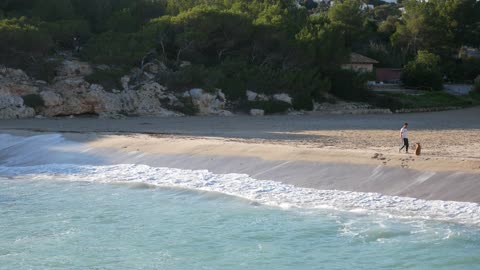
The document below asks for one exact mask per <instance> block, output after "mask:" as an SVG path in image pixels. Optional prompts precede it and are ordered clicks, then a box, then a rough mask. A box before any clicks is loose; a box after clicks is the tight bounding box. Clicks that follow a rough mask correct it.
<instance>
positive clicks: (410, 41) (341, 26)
mask: <svg viewBox="0 0 480 270" xmlns="http://www.w3.org/2000/svg"><path fill="white" fill-rule="evenodd" d="M367 4H369V5H367ZM402 10H403V11H402ZM0 37H1V38H0V63H1V64H3V65H6V66H9V67H16V68H22V69H24V70H26V71H27V73H29V75H31V76H34V77H36V78H37V79H42V80H46V81H48V80H51V79H52V78H53V77H54V76H55V74H54V70H55V65H56V62H55V61H53V60H52V59H53V58H52V56H54V55H56V54H58V53H59V52H62V51H65V50H68V51H75V54H76V55H77V56H78V57H80V58H82V59H83V60H85V61H88V62H91V63H95V64H104V65H108V66H109V67H111V68H112V70H110V71H107V72H105V71H102V72H103V73H101V74H94V75H93V76H92V80H96V82H99V83H102V82H104V83H106V84H110V85H112V87H115V85H116V84H118V79H119V77H120V76H121V74H122V72H127V71H128V70H131V69H132V68H133V67H138V68H141V69H143V68H144V67H145V66H146V65H148V63H153V62H155V63H162V64H164V65H166V66H167V67H168V68H166V69H165V70H164V71H162V72H161V73H160V75H159V76H158V81H159V83H161V84H162V85H165V86H167V87H168V88H169V89H176V90H178V91H184V90H187V89H189V88H192V87H200V88H203V89H206V90H209V89H216V88H219V89H223V91H224V93H225V94H226V95H227V97H228V98H229V99H232V100H238V99H242V98H245V91H246V90H253V91H257V92H262V93H265V94H273V93H278V92H285V93H289V94H290V95H291V96H292V97H293V98H294V100H295V106H296V108H298V109H302V108H305V109H308V108H311V107H312V103H311V100H312V99H313V100H317V101H319V102H321V101H324V99H325V94H326V93H329V94H333V95H335V96H338V97H340V98H342V99H346V100H358V101H373V102H377V101H378V97H374V96H372V95H373V94H370V93H369V92H368V91H366V83H365V82H366V80H367V79H368V78H369V77H371V74H358V73H355V72H352V71H347V70H342V69H341V64H342V63H345V62H348V61H349V55H350V52H353V51H354V52H357V53H361V54H364V55H366V56H369V57H371V58H374V59H376V60H378V61H379V62H380V64H379V66H380V67H382V66H383V67H405V73H404V83H405V84H406V85H407V86H411V87H418V88H425V89H430V90H440V89H441V87H442V83H443V81H444V80H445V79H448V80H451V81H461V82H464V81H473V80H474V78H475V77H476V76H477V75H479V74H480V60H478V59H473V58H469V57H468V56H467V55H464V54H462V53H461V52H462V50H461V48H462V47H464V46H470V47H477V48H478V47H480V2H479V1H476V0H431V1H428V2H417V1H413V0H410V1H401V3H399V4H392V3H386V2H383V1H380V0H376V1H360V0H344V1H335V4H333V5H332V6H330V5H328V4H325V3H324V2H321V1H319V2H316V1H312V0H305V1H303V0H302V1H294V0H1V1H0ZM77 49H78V50H77ZM377 105H380V106H381V105H382V104H381V103H380V104H377Z"/></svg>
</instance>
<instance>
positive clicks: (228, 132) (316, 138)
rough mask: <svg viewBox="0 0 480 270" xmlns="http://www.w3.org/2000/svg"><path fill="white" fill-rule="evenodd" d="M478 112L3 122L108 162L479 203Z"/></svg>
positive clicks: (2, 128)
mask: <svg viewBox="0 0 480 270" xmlns="http://www.w3.org/2000/svg"><path fill="white" fill-rule="evenodd" d="M478 115H480V108H471V109H466V110H459V111H450V112H436V113H424V114H406V115H390V116H379V115H348V116H345V115H342V116H274V117H184V118H175V119H172V118H153V117H147V118H146V117H139V118H128V119H120V120H108V121H107V120H104V119H94V118H76V119H63V118H62V119H30V120H16V121H2V122H0V133H7V134H12V135H17V136H32V135H38V134H55V133H57V134H58V133H61V134H62V135H63V136H64V137H65V138H66V139H67V140H71V141H74V142H80V143H82V144H85V145H86V147H87V148H88V150H86V151H87V152H86V153H87V154H94V155H99V156H102V157H105V160H107V161H108V162H110V164H113V163H116V164H120V163H133V164H145V165H150V166H156V167H171V168H178V169H192V170H202V169H207V170H209V171H211V172H213V173H216V174H225V173H243V174H248V175H249V176H251V177H253V178H255V179H259V180H276V181H280V182H283V183H288V184H293V185H296V186H300V187H311V188H317V189H331V190H345V191H359V192H377V193H380V194H384V195H391V196H406V197H413V198H421V199H427V200H437V199H438V200H453V201H468V202H480V137H479V134H480V121H479V120H478ZM404 119H407V120H409V119H414V120H412V121H409V122H411V123H413V126H414V127H416V128H413V129H411V130H410V135H411V137H413V140H412V142H411V144H412V145H413V144H414V143H415V142H416V141H417V140H418V141H420V142H422V146H423V150H424V151H423V153H422V155H421V156H415V155H413V154H404V153H398V144H399V142H398V130H399V129H398V130H397V127H396V125H395V124H396V123H399V122H403V121H404ZM382 127H383V128H382ZM419 127H422V129H420V128H419Z"/></svg>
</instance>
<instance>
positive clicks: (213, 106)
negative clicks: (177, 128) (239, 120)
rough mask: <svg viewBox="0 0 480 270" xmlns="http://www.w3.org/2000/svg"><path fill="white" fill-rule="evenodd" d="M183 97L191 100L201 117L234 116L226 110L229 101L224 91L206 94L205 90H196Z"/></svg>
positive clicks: (217, 90)
mask: <svg viewBox="0 0 480 270" xmlns="http://www.w3.org/2000/svg"><path fill="white" fill-rule="evenodd" d="M183 97H184V98H191V100H192V102H193V105H194V106H195V107H196V109H197V110H198V114H199V115H219V116H231V115H233V114H232V113H231V112H230V111H228V110H226V109H225V107H226V102H227V99H226V98H225V95H224V94H223V92H222V90H219V89H216V90H215V91H213V92H206V91H204V90H203V89H199V88H195V89H191V90H190V91H187V92H185V93H184V94H183Z"/></svg>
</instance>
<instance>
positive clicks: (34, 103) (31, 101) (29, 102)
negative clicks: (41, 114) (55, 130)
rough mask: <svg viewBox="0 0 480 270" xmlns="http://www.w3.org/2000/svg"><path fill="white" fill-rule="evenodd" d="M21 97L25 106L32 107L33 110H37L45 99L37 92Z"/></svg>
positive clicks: (43, 103) (43, 104)
mask: <svg viewBox="0 0 480 270" xmlns="http://www.w3.org/2000/svg"><path fill="white" fill-rule="evenodd" d="M22 98H23V103H24V104H25V106H28V107H30V108H34V109H35V110H38V109H39V108H41V107H43V106H45V101H44V100H43V98H42V97H41V96H40V95H38V94H29V95H25V96H22Z"/></svg>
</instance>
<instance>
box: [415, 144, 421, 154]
mask: <svg viewBox="0 0 480 270" xmlns="http://www.w3.org/2000/svg"><path fill="white" fill-rule="evenodd" d="M421 153H422V146H421V145H420V143H416V144H415V155H417V156H420V154H421Z"/></svg>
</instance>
